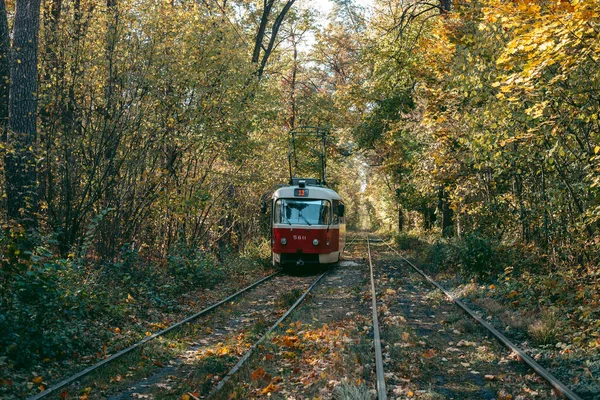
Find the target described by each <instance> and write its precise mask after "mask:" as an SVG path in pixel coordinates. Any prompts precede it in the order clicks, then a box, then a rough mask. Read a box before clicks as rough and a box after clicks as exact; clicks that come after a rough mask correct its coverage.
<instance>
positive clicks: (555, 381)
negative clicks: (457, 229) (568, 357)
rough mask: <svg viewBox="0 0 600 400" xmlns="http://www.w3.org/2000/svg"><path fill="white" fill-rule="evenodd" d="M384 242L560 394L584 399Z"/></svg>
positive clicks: (576, 399) (575, 398)
mask: <svg viewBox="0 0 600 400" xmlns="http://www.w3.org/2000/svg"><path fill="white" fill-rule="evenodd" d="M382 242H383V243H385V245H386V246H388V247H389V248H390V249H391V250H392V251H393V252H395V253H396V254H397V255H398V256H400V258H402V259H403V260H404V261H406V262H407V263H408V265H410V266H411V267H412V268H413V269H414V270H415V271H417V272H418V273H419V274H420V275H422V276H423V277H424V278H425V279H427V280H428V281H429V283H431V284H432V285H434V286H435V287H436V288H438V289H439V290H441V291H442V292H443V293H444V294H445V295H446V296H447V297H448V298H449V299H450V300H452V301H453V302H454V303H455V304H456V305H457V306H459V307H460V308H462V309H463V311H465V312H466V313H467V314H469V315H470V316H471V317H472V318H473V319H474V320H476V321H477V322H479V323H480V324H481V325H482V326H483V327H485V328H486V329H487V330H488V331H490V332H491V333H492V334H493V335H494V336H495V337H496V339H498V340H499V341H500V342H502V343H503V344H504V345H505V346H506V347H508V348H509V349H511V350H512V351H513V352H515V353H517V355H518V356H519V357H520V358H521V359H522V360H523V361H525V363H526V364H527V365H529V367H531V368H532V369H533V370H534V371H535V372H537V373H538V374H539V375H540V376H542V377H543V378H544V379H546V381H548V383H550V385H552V387H554V389H556V390H557V391H558V392H559V393H560V394H562V395H563V396H565V397H566V398H568V399H570V400H582V399H581V397H579V396H578V395H577V394H576V393H575V392H573V391H572V390H571V389H569V388H568V387H566V386H565V385H564V384H563V383H561V382H560V381H559V380H558V379H556V377H555V376H554V375H552V373H550V371H548V370H547V369H545V368H544V367H542V366H541V365H540V364H538V363H537V362H536V361H535V360H534V359H533V358H531V357H530V356H529V355H527V353H525V352H524V351H523V350H521V349H520V348H518V347H517V346H516V345H515V344H514V343H513V342H511V341H510V340H509V339H508V338H507V337H506V336H504V335H503V334H502V333H500V332H499V331H498V330H497V329H496V328H494V327H493V326H492V325H490V324H489V323H488V322H486V321H485V320H483V318H481V317H480V316H479V315H477V314H476V313H475V312H474V311H473V310H471V309H470V308H469V307H468V306H467V305H466V304H465V303H463V302H462V301H460V300H459V299H457V298H456V297H454V296H453V295H452V294H451V293H450V292H449V291H447V290H446V289H445V288H444V287H442V286H441V285H440V284H438V283H437V282H436V281H434V280H433V279H432V278H431V277H429V275H427V274H426V273H425V272H423V271H422V270H420V269H419V268H418V267H417V266H415V265H414V264H413V263H412V262H410V261H409V260H408V259H407V258H406V257H404V256H403V255H402V254H400V253H399V252H398V251H397V250H396V249H394V248H393V247H392V246H390V244H389V243H387V242H385V241H383V240H382Z"/></svg>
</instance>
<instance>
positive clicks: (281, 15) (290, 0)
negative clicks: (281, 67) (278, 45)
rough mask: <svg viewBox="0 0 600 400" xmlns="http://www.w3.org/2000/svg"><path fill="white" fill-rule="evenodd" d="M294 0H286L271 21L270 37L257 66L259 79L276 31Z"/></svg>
mask: <svg viewBox="0 0 600 400" xmlns="http://www.w3.org/2000/svg"><path fill="white" fill-rule="evenodd" d="M295 1H296V0H288V1H287V3H285V6H283V9H282V10H281V12H280V13H279V15H277V18H275V22H273V27H272V28H271V37H270V38H269V44H268V45H267V48H266V49H264V53H263V57H262V60H261V62H260V67H259V68H258V71H257V73H256V75H257V76H258V78H259V79H260V78H261V77H262V76H263V73H264V72H265V67H266V66H267V61H268V60H269V56H270V55H271V53H272V52H273V49H274V48H275V40H276V39H277V33H278V32H279V28H281V24H282V23H283V19H284V18H285V16H286V14H287V13H288V11H289V10H290V8H292V5H293V4H294V2H295ZM261 46H262V44H261Z"/></svg>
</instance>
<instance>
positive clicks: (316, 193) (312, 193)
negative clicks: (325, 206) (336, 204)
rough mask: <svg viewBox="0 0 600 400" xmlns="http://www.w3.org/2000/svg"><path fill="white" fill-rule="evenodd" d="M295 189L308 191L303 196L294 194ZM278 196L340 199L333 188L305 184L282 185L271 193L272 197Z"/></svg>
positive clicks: (277, 197)
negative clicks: (301, 185) (302, 185)
mask: <svg viewBox="0 0 600 400" xmlns="http://www.w3.org/2000/svg"><path fill="white" fill-rule="evenodd" d="M296 189H304V190H306V191H307V192H308V193H307V194H306V195H305V196H297V195H295V191H296ZM280 198H298V199H327V200H341V199H342V198H341V197H340V195H339V194H337V192H336V191H335V190H333V189H330V188H328V187H324V186H312V185H306V186H305V187H302V188H301V187H300V186H299V185H290V186H284V187H281V188H279V189H277V190H276V191H275V193H273V199H280Z"/></svg>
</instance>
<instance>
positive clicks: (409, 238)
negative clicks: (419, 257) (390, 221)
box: [394, 233, 422, 250]
mask: <svg viewBox="0 0 600 400" xmlns="http://www.w3.org/2000/svg"><path fill="white" fill-rule="evenodd" d="M394 241H395V242H396V244H397V245H398V247H400V250H417V249H419V248H420V247H422V243H421V241H420V240H419V237H418V236H415V235H413V234H410V233H399V234H398V235H396V236H395V237H394Z"/></svg>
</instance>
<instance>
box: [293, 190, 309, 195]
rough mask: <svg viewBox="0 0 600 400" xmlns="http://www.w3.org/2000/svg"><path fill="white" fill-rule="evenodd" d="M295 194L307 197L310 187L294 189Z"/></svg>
mask: <svg viewBox="0 0 600 400" xmlns="http://www.w3.org/2000/svg"><path fill="white" fill-rule="evenodd" d="M294 196H296V197H306V196H308V189H302V188H300V189H294Z"/></svg>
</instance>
